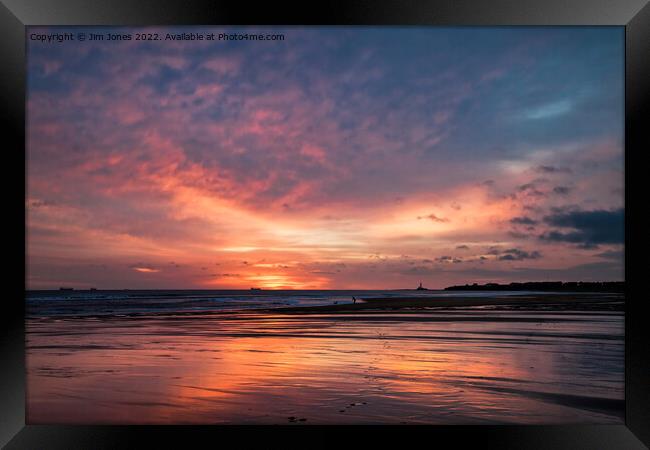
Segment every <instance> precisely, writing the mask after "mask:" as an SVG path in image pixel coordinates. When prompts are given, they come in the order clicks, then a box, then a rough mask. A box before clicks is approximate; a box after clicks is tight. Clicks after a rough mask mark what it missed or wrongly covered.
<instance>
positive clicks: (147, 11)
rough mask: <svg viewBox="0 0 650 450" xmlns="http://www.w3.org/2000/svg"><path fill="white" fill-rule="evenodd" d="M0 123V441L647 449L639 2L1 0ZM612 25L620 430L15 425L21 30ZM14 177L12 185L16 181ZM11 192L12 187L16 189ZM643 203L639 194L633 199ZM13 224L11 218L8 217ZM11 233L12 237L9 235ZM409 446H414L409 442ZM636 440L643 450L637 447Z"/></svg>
mask: <svg viewBox="0 0 650 450" xmlns="http://www.w3.org/2000/svg"><path fill="white" fill-rule="evenodd" d="M0 23H1V25H0V33H1V34H0V36H1V40H0V48H1V54H0V61H2V64H1V69H0V73H1V74H2V78H1V88H0V89H1V90H0V92H1V94H2V121H3V123H4V124H6V125H7V132H6V133H5V135H4V140H5V142H6V145H5V146H4V152H3V156H4V158H5V176H4V177H1V179H2V182H3V184H4V185H5V186H4V192H5V193H10V194H9V195H6V197H7V200H6V201H5V209H6V210H7V216H8V218H10V220H7V221H5V227H6V228H5V229H6V231H5V233H6V234H5V239H6V240H7V241H9V243H10V244H12V245H10V246H9V247H10V251H9V253H8V254H6V261H8V262H9V264H8V266H9V268H8V269H9V273H8V274H7V280H8V281H9V282H10V283H9V284H8V286H9V287H10V288H9V289H6V290H5V298H4V299H3V313H0V316H1V317H2V329H1V332H2V341H1V344H0V345H1V349H2V362H3V364H2V370H1V371H0V378H2V383H1V384H0V409H1V410H2V414H1V416H0V444H2V445H3V446H4V445H6V448H7V449H24V448H29V449H31V448H38V449H46V448H48V449H49V448H55V449H58V448H61V449H69V448H93V449H100V448H143V447H145V448H148V447H155V448H161V447H174V448H177V447H188V446H192V447H193V446H194V445H195V443H198V442H203V443H204V445H206V446H210V447H214V446H217V445H227V446H230V445H232V444H226V442H233V441H231V439H237V441H238V443H237V447H243V448H246V447H249V446H252V445H253V443H254V442H261V443H262V444H263V446H264V447H275V446H282V447H293V446H296V447H298V446H300V447H304V446H305V445H307V446H308V447H311V446H312V445H315V444H316V443H318V444H319V445H332V446H335V447H341V446H343V447H347V446H351V445H355V446H357V445H363V446H364V447H370V446H372V445H378V444H383V445H386V444H388V445H390V444H393V445H409V444H412V445H427V446H436V447H438V446H440V443H441V442H442V443H444V444H443V446H445V447H446V446H451V445H453V446H454V447H458V446H460V447H464V446H480V447H492V448H500V449H505V448H532V449H546V448H553V449H562V448H567V449H568V448H571V449H581V448H585V449H596V448H603V449H618V448H625V449H628V448H629V449H634V448H644V446H650V427H648V424H650V395H649V392H650V389H649V387H650V362H649V360H650V352H648V350H647V349H648V348H649V346H648V345H649V339H648V335H649V332H648V329H649V328H650V327H647V326H646V325H645V324H644V319H645V317H644V316H643V303H644V302H645V301H646V299H645V298H644V296H643V295H642V291H641V290H640V289H641V288H642V285H641V283H642V280H643V273H642V270H643V268H644V267H646V266H647V263H645V264H643V263H638V264H632V261H633V258H634V259H636V260H639V261H641V257H643V256H644V255H645V251H644V249H645V246H644V245H642V241H644V231H646V230H647V229H648V227H647V219H646V218H645V217H644V211H643V209H642V208H641V204H640V203H638V201H637V200H635V199H634V193H635V192H642V190H641V188H640V187H639V186H638V183H639V180H640V179H642V174H641V173H640V172H641V170H643V164H642V163H643V157H644V153H645V152H647V151H648V149H650V145H649V142H648V138H647V135H648V133H647V129H648V127H647V125H646V124H647V122H648V119H647V117H650V111H649V107H648V104H649V101H648V100H650V95H649V93H650V70H649V69H650V5H648V4H647V1H646V0H602V1H598V2H594V1H588V0H564V1H559V0H545V1H543V2H540V1H539V0H538V1H535V0H518V1H511V0H492V1H486V0H481V1H478V0H455V1H450V0H447V1H444V0H425V1H419V2H417V3H416V2H405V1H401V2H400V1H398V0H348V1H324V0H322V1H321V2H318V3H315V4H314V3H311V2H302V3H300V2H287V3H286V4H285V5H278V4H276V3H275V2H268V1H267V2H262V1H251V0H249V1H245V2H232V1H208V0H199V1H193V2H187V1H186V2H183V1H182V0H142V1H138V2H134V1H129V0H120V1H110V2H109V1H101V0H56V1H47V0H2V3H1V4H0ZM182 24H184V25H219V24H241V25H244V24H277V25H294V24H295V25H310V24H344V25H357V24H361V25H371V24H372V25H438V26H441V25H444V26H458V25H461V26H471V25H502V26H503V25H506V26H511V25H615V26H624V27H625V31H626V33H625V34H626V37H625V45H626V75H625V80H626V94H625V103H626V104H625V177H626V179H625V185H626V189H625V204H626V208H625V233H626V236H625V249H626V251H625V277H626V312H625V400H626V414H625V425H620V426H598V425H580V426H578V425H567V426H559V425H558V426H417V427H413V426H408V427H404V426H391V427H379V426H364V427H318V426H305V427H300V428H294V429H291V430H289V429H288V427H285V426H277V427H249V426H246V427H243V426H227V427H224V426H206V427H199V426H171V427H164V426H155V427H154V426H141V427H131V426H44V425H38V426H37V425H26V424H25V361H24V358H25V348H24V328H25V324H24V298H25V283H24V280H25V241H24V238H25V234H24V233H25V215H24V214H25V209H24V201H25V154H24V149H25V85H26V83H25V74H26V73H25V26H29V25H182ZM21 178H22V184H20V183H21ZM20 186H22V188H20ZM639 197H641V198H643V197H642V196H639ZM19 218H22V220H20V219H19ZM21 236H22V237H23V239H22V240H21V239H20V237H21ZM418 442H419V443H420V444H418ZM644 444H645V445H644Z"/></svg>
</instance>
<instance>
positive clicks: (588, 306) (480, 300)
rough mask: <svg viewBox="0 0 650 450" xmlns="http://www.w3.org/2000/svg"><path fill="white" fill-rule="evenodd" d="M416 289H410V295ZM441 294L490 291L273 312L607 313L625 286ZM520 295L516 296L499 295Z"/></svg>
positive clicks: (522, 286)
mask: <svg viewBox="0 0 650 450" xmlns="http://www.w3.org/2000/svg"><path fill="white" fill-rule="evenodd" d="M415 290H419V289H413V291H415ZM444 290H445V291H494V295H481V296H478V297H477V296H467V297H464V296H462V295H453V296H418V297H415V296H409V295H408V294H406V292H405V295H404V296H403V297H402V296H400V297H364V298H359V299H358V300H360V301H359V302H355V303H335V304H332V305H322V306H301V307H287V308H276V309H274V310H273V311H274V312H287V313H323V312H327V313H343V312H356V311H363V310H365V311H370V310H422V309H429V308H466V307H477V306H481V307H486V306H488V307H492V308H495V307H496V308H503V307H505V308H508V309H512V308H515V309H544V310H557V311H562V310H565V311H566V310H582V311H594V310H609V311H612V310H614V311H622V310H623V309H624V301H625V298H624V295H623V293H624V291H625V282H622V281H621V282H618V281H615V282H575V283H573V282H560V281H558V282H528V283H510V284H497V283H488V284H484V285H479V284H472V285H469V284H466V285H464V286H450V287H448V288H445V289H444ZM504 291H522V293H521V295H518V294H506V295H503V294H500V292H504Z"/></svg>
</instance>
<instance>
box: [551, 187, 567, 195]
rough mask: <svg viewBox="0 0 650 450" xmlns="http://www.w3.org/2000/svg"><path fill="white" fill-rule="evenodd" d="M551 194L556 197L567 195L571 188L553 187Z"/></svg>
mask: <svg viewBox="0 0 650 450" xmlns="http://www.w3.org/2000/svg"><path fill="white" fill-rule="evenodd" d="M553 192H555V193H556V194H558V195H568V194H569V192H571V188H570V187H568V186H555V187H554V188H553Z"/></svg>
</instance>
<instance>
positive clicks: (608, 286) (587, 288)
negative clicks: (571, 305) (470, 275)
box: [444, 281, 625, 292]
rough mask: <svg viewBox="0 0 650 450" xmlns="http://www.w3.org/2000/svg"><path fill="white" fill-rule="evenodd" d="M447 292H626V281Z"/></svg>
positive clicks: (453, 288) (491, 286) (465, 287)
mask: <svg viewBox="0 0 650 450" xmlns="http://www.w3.org/2000/svg"><path fill="white" fill-rule="evenodd" d="M444 290H445V291H543V292H625V281H569V282H563V281H529V282H524V283H509V284H499V283H486V284H477V283H474V284H464V285H462V286H461V285H458V286H449V287H446V288H445V289H444Z"/></svg>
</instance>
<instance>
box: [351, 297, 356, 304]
mask: <svg viewBox="0 0 650 450" xmlns="http://www.w3.org/2000/svg"><path fill="white" fill-rule="evenodd" d="M356 302H357V298H356V297H354V296H353V297H352V304H353V305H354V304H355V303H356Z"/></svg>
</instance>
